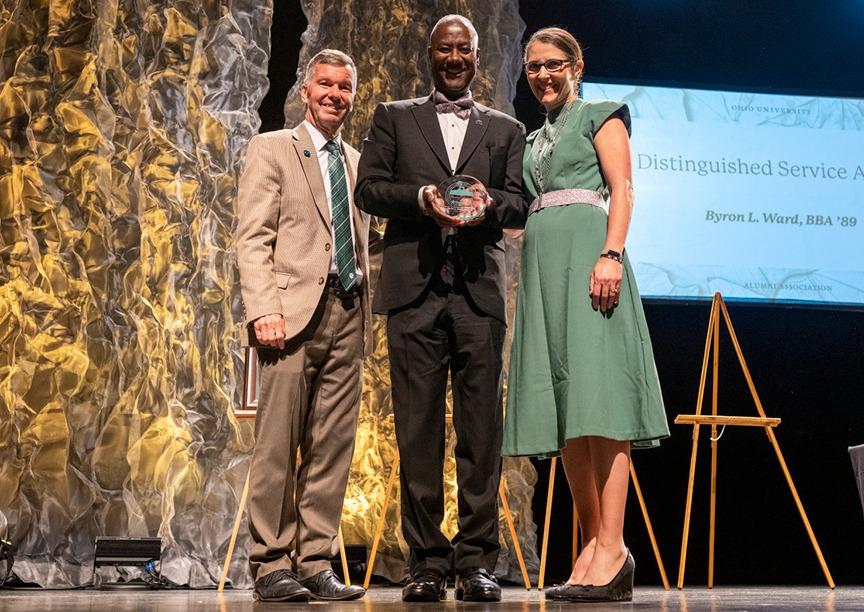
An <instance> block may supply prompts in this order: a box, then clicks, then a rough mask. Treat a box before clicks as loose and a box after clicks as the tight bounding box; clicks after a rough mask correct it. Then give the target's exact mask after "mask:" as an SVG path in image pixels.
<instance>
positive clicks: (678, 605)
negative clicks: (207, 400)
mask: <svg viewBox="0 0 864 612" xmlns="http://www.w3.org/2000/svg"><path fill="white" fill-rule="evenodd" d="M399 595H400V589H398V588H395V587H373V588H372V589H370V591H369V593H368V594H367V595H366V597H365V598H364V599H361V600H359V601H353V602H345V603H324V602H314V603H310V604H287V603H286V604H279V603H272V604H271V603H268V604H255V603H254V602H253V601H252V592H251V591H226V592H225V594H224V595H222V596H220V595H219V594H217V593H216V592H215V591H161V592H154V591H147V590H138V589H136V590H129V589H126V590H115V591H95V590H77V591H45V590H32V591H31V590H20V591H0V610H15V611H16V612H28V611H33V612H51V611H53V610H57V611H58V612H60V611H63V612H79V611H81V612H83V611H85V610H87V611H90V610H100V611H114V610H152V611H153V612H156V611H159V612H185V611H190V612H191V611H195V612H198V611H204V610H218V611H220V612H222V611H225V612H228V611H231V612H234V611H244V610H247V611H251V610H255V611H256V612H264V611H265V610H266V611H267V612H269V611H270V610H283V609H284V610H298V609H301V608H302V609H309V608H312V609H316V608H317V609H318V610H319V611H321V612H323V611H324V610H333V611H343V610H344V611H348V612H350V611H354V612H359V611H360V610H375V611H376V612H377V611H378V610H383V611H387V610H390V611H394V612H395V611H397V610H432V609H436V610H437V609H444V610H465V611H466V612H469V611H472V612H473V611H480V610H489V611H499V612H511V611H516V610H550V611H552V610H565V609H566V610H576V609H578V610H601V611H605V612H612V611H613V610H661V611H666V610H668V611H670V612H671V611H673V610H674V611H678V610H680V611H681V612H701V611H706V612H709V611H710V612H724V611H727V610H753V609H759V610H760V611H762V610H785V611H791V612H797V611H802V612H803V611H804V610H825V611H826V612H828V611H830V612H840V611H841V610H849V611H851V610H856V611H860V610H864V587H845V588H844V587H841V588H838V589H836V590H835V591H831V590H829V589H827V588H825V587H770V586H766V587H728V586H725V587H719V588H715V589H713V590H708V589H706V588H696V587H688V588H686V589H684V590H683V591H677V590H672V591H670V592H666V591H664V590H663V589H658V588H650V587H644V588H639V589H637V591H636V593H635V595H634V599H633V602H632V603H628V604H594V605H590V604H568V603H559V602H552V601H544V600H543V596H542V594H541V593H539V592H538V591H537V590H536V589H534V590H531V591H525V589H521V588H516V587H508V588H506V589H504V600H503V601H502V602H501V603H500V604H463V603H461V602H456V601H454V600H453V590H452V589H449V590H448V592H447V595H448V597H449V598H450V599H448V600H447V601H443V602H441V604H440V605H439V604H403V603H402V601H401V600H400V597H399ZM322 606H327V607H326V608H324V607H322Z"/></svg>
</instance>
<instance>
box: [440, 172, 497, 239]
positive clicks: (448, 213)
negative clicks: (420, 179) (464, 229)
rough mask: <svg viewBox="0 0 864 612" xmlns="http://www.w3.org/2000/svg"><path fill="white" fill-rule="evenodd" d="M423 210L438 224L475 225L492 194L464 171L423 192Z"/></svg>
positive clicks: (482, 214) (444, 225)
mask: <svg viewBox="0 0 864 612" xmlns="http://www.w3.org/2000/svg"><path fill="white" fill-rule="evenodd" d="M424 196H425V198H426V203H427V210H429V214H431V215H432V216H433V217H435V220H436V221H437V222H438V224H439V225H441V226H442V227H460V226H465V225H477V224H478V223H480V222H482V221H483V219H484V217H485V215H486V209H487V208H488V207H489V206H491V204H492V198H490V197H489V193H488V192H487V191H486V186H485V185H483V183H482V182H481V181H479V180H478V179H476V178H474V177H473V176H468V175H465V174H457V175H456V176H451V177H449V178H448V179H446V180H444V181H443V182H442V183H441V184H440V185H438V187H437V188H432V187H430V188H428V190H427V191H425V192H424Z"/></svg>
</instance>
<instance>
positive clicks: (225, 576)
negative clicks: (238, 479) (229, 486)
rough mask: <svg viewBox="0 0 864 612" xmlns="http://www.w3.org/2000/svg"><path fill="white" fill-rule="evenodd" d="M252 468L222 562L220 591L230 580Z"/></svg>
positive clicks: (247, 476) (217, 589)
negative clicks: (229, 570)
mask: <svg viewBox="0 0 864 612" xmlns="http://www.w3.org/2000/svg"><path fill="white" fill-rule="evenodd" d="M251 473H252V472H251V468H250V470H249V471H248V472H246V483H245V484H244V485H243V493H241V494H240V507H239V508H237V516H235V517H234V530H233V531H232V532H231V539H230V540H229V541H228V552H227V553H225V561H224V562H223V563H222V575H221V576H219V586H218V587H217V588H216V591H217V592H218V593H221V592H222V591H224V590H225V581H226V580H228V568H229V567H231V557H233V556H234V545H235V544H237V534H238V533H240V524H241V523H242V522H243V511H244V510H246V499H247V498H248V497H249V477H250V476H251Z"/></svg>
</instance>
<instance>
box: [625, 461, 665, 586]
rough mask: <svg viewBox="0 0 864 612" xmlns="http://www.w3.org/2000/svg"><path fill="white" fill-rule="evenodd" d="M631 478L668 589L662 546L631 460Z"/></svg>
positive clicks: (658, 567) (661, 574)
mask: <svg viewBox="0 0 864 612" xmlns="http://www.w3.org/2000/svg"><path fill="white" fill-rule="evenodd" d="M630 478H631V479H632V480H633V489H635V491H636V498H637V499H638V500H639V507H641V508H642V516H643V517H644V518H645V527H647V528H648V538H649V539H650V540H651V547H652V548H653V549H654V557H655V558H656V559H657V569H659V570H660V578H661V579H662V580H663V588H664V589H666V590H667V591H668V590H669V578H667V577H666V566H665V565H663V559H662V558H661V557H660V547H659V546H657V538H656V537H654V528H653V527H652V526H651V518H650V517H649V516H648V506H646V505H645V498H644V497H642V488H641V487H640V486H639V479H638V478H636V468H634V467H633V462H632V461H631V462H630Z"/></svg>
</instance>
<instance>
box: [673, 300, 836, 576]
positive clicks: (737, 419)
mask: <svg viewBox="0 0 864 612" xmlns="http://www.w3.org/2000/svg"><path fill="white" fill-rule="evenodd" d="M721 312H722V313H723V319H724V320H725V321H726V329H727V330H728V331H729V336H730V337H731V339H732V345H733V347H734V348H735V354H736V355H738V363H740V364H741V370H742V371H743V373H744V378H745V379H746V380H747V386H748V387H749V388H750V394H751V395H752V396H753V402H754V403H755V404H756V411H757V412H758V413H759V416H758V417H744V416H722V415H718V414H717V385H718V378H719V357H720V313H721ZM712 347H713V354H714V359H713V361H714V363H713V385H712V389H711V414H710V415H703V414H702V400H703V399H704V397H705V382H706V380H707V378H708V359H709V354H710V353H711V352H712ZM675 423H676V425H693V449H692V451H691V453H690V474H689V476H688V479H687V503H686V506H685V509H684V535H683V537H682V540H681V560H680V564H679V566H678V588H679V589H682V588H684V569H685V564H686V562H687V542H688V538H689V535H690V511H691V509H692V505H693V486H694V481H695V478H696V453H697V449H698V444H699V427H700V426H701V425H710V426H711V502H710V518H709V531H708V588H709V589H710V588H713V587H714V527H715V516H716V507H717V442H718V441H719V439H720V438H719V436H718V435H717V426H718V425H721V426H723V427H724V428H725V427H726V426H729V425H731V426H743V427H764V428H765V434H766V435H767V436H768V440H769V441H770V442H771V445H772V446H773V447H774V452H775V453H776V455H777V461H779V462H780V468H781V469H782V470H783V475H784V476H785V477H786V482H787V483H788V485H789V490H790V491H791V492H792V497H793V499H794V500H795V505H796V506H797V507H798V512H799V514H800V515H801V520H802V521H803V522H804V527H805V529H806V530H807V534H808V536H809V537H810V543H811V544H812V545H813V550H814V551H815V552H816V556H817V557H818V559H819V564H820V565H821V566H822V571H823V573H824V574H825V579H826V580H827V582H828V586H829V587H830V588H832V589H833V588H834V580H833V579H832V578H831V572H830V571H829V570H828V565H827V564H826V563H825V558H824V557H823V556H822V550H821V549H820V548H819V543H818V542H817V541H816V535H815V534H814V533H813V528H812V527H811V526H810V521H809V520H808V519H807V513H806V512H804V506H803V505H802V503H801V498H800V497H799V496H798V491H797V490H796V488H795V483H794V482H792V475H791V474H790V473H789V468H788V467H787V466H786V461H785V460H784V459H783V453H782V452H780V445H779V444H778V442H777V437H776V436H775V435H774V428H775V427H777V426H778V425H779V424H780V419H777V418H769V417H767V416H766V415H765V410H764V409H763V408H762V402H761V401H760V400H759V395H758V394H757V393H756V387H755V386H754V384H753V379H752V378H751V376H750V370H749V369H748V368H747V362H746V361H744V354H743V353H742V352H741V346H740V345H739V344H738V338H737V336H736V335H735V329H734V328H733V327H732V320H731V319H730V318H729V311H728V310H727V309H726V304H725V303H724V302H723V297H722V296H721V295H720V294H719V293H715V294H714V299H713V300H712V302H711V314H710V316H709V322H708V335H707V337H706V338H705V353H704V356H703V358H702V374H701V377H700V380H699V393H698V396H697V399H696V414H679V415H678V416H677V417H676V418H675ZM721 435H722V430H721Z"/></svg>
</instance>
